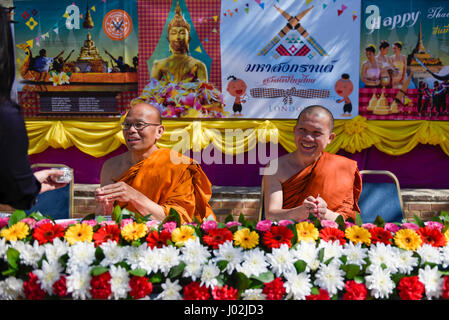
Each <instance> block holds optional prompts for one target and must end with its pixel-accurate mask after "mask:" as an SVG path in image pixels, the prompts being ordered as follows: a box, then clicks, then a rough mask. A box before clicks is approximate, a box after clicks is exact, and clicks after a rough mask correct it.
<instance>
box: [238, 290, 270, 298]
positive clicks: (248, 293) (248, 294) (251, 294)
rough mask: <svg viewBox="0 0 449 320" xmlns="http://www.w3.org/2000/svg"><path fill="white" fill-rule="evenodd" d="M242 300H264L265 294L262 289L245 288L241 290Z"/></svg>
mask: <svg viewBox="0 0 449 320" xmlns="http://www.w3.org/2000/svg"><path fill="white" fill-rule="evenodd" d="M241 298H242V300H266V299H267V296H266V295H265V294H264V293H263V292H262V289H246V290H245V291H243V292H242V296H241Z"/></svg>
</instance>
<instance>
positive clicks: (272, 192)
mask: <svg viewBox="0 0 449 320" xmlns="http://www.w3.org/2000/svg"><path fill="white" fill-rule="evenodd" d="M263 179H264V206H265V218H266V219H269V220H284V219H286V220H288V219H292V220H303V219H306V218H307V217H308V209H307V202H305V203H303V204H302V205H300V206H298V207H295V208H291V209H283V208H282V203H283V194H282V186H281V183H280V181H279V178H278V176H277V175H264V177H263ZM311 205H313V204H311Z"/></svg>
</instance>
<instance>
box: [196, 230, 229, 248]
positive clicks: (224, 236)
mask: <svg viewBox="0 0 449 320" xmlns="http://www.w3.org/2000/svg"><path fill="white" fill-rule="evenodd" d="M232 239H233V235H232V232H231V231H230V230H228V229H225V228H219V229H210V230H209V232H208V233H207V234H205V235H204V236H203V241H204V243H206V244H207V245H209V246H211V247H212V248H213V249H218V246H219V245H220V244H223V243H225V242H226V241H232Z"/></svg>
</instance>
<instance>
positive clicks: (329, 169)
mask: <svg viewBox="0 0 449 320" xmlns="http://www.w3.org/2000/svg"><path fill="white" fill-rule="evenodd" d="M282 191H283V205H282V208H283V209H291V208H294V207H297V206H299V205H302V203H303V202H304V200H305V199H306V198H307V197H308V196H313V197H317V196H318V195H320V197H321V198H323V199H324V201H326V203H327V207H328V209H329V210H331V211H334V212H336V213H339V214H341V215H342V216H343V218H344V219H345V220H346V219H347V218H349V217H351V218H353V219H354V221H355V211H357V212H360V209H359V206H358V200H359V197H360V193H361V192H362V178H361V176H360V173H359V170H358V168H357V162H356V161H354V160H350V159H348V158H345V157H343V156H339V155H335V154H330V153H328V152H323V154H322V155H321V157H320V158H319V159H318V160H317V161H315V162H314V163H312V164H311V165H309V166H307V167H306V168H304V169H303V170H301V171H300V172H298V173H296V174H295V175H293V176H292V177H290V178H289V179H287V180H286V181H285V182H284V183H282Z"/></svg>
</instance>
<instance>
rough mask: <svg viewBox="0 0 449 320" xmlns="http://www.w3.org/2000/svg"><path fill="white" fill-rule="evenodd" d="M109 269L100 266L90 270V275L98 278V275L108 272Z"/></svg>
mask: <svg viewBox="0 0 449 320" xmlns="http://www.w3.org/2000/svg"><path fill="white" fill-rule="evenodd" d="M108 270H109V269H108V268H106V267H102V266H95V267H93V268H92V269H91V270H90V274H91V275H92V276H99V275H100V274H103V273H105V272H106V271H108Z"/></svg>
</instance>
